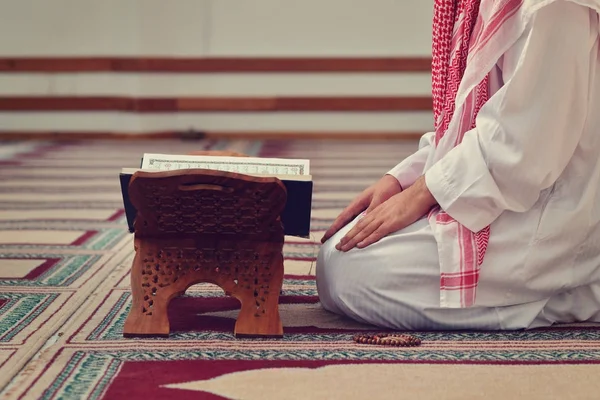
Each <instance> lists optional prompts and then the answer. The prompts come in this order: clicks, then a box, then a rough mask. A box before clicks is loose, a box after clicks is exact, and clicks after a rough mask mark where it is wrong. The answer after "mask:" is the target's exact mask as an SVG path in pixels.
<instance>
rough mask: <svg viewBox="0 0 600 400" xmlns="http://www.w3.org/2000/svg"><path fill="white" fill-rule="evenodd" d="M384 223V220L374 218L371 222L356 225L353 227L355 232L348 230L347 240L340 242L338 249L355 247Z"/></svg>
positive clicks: (344, 249) (346, 249) (343, 249)
mask: <svg viewBox="0 0 600 400" xmlns="http://www.w3.org/2000/svg"><path fill="white" fill-rule="evenodd" d="M382 223H383V221H380V220H377V219H373V220H371V221H370V222H368V223H365V224H364V225H363V226H358V225H357V226H355V227H354V228H353V229H352V231H353V232H352V231H351V232H348V235H347V236H346V237H345V240H343V242H340V243H339V244H338V246H339V248H338V250H340V251H348V250H351V249H353V248H354V247H355V246H356V245H357V244H358V243H359V242H361V241H363V240H364V239H365V238H366V237H368V236H369V235H370V234H372V233H373V232H374V231H375V230H377V228H379V226H380V225H381V224H382Z"/></svg>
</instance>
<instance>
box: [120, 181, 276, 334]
mask: <svg viewBox="0 0 600 400" xmlns="http://www.w3.org/2000/svg"><path fill="white" fill-rule="evenodd" d="M286 196H287V194H286V189H285V186H284V185H283V184H282V183H281V181H279V180H278V179H276V178H256V177H250V176H247V175H241V174H235V173H228V172H220V171H212V170H178V171H166V172H155V173H147V172H136V173H135V174H134V175H133V177H132V179H131V182H130V184H129V197H130V200H131V202H132V204H133V205H134V206H135V208H136V209H137V216H136V220H135V224H134V228H135V237H134V248H135V252H136V254H135V258H134V261H133V266H132V270H131V289H132V295H133V303H132V308H131V310H130V313H129V316H128V318H127V321H126V322H125V328H124V336H126V337H130V336H168V335H169V333H170V330H169V319H168V315H167V306H168V304H169V301H170V300H171V299H172V298H174V297H176V296H180V295H182V294H184V293H185V291H186V290H187V289H188V288H189V287H190V286H192V285H194V284H197V283H201V282H208V283H213V284H216V285H218V286H220V287H221V288H222V289H223V290H224V291H225V293H226V294H227V295H231V296H233V297H235V298H237V299H238V300H239V301H240V302H241V309H240V313H239V315H238V319H237V322H236V325H235V332H234V333H235V335H236V336H238V337H242V336H249V337H252V336H257V337H281V336H282V335H283V327H282V324H281V320H280V317H279V294H280V290H281V287H282V283H283V254H282V250H283V242H284V231H283V226H282V224H281V220H280V214H281V212H282V211H283V208H284V206H285V202H286Z"/></svg>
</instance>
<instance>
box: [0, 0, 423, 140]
mask: <svg viewBox="0 0 600 400" xmlns="http://www.w3.org/2000/svg"><path fill="white" fill-rule="evenodd" d="M430 3H431V2H427V1H425V2H424V1H422V0H420V1H419V0H397V1H392V0H356V1H354V0H325V1H323V0H320V1H317V0H305V1H302V2H297V1H291V0H258V1H256V0H254V1H250V0H219V1H217V0H171V1H169V2H166V1H164V0H162V1H160V0H103V1H91V0H53V1H52V2H48V1H41V0H37V1H36V0H7V1H4V2H1V3H0V134H1V135H3V136H6V135H14V134H19V135H35V134H39V133H52V132H55V133H71V134H77V135H88V136H91V135H102V134H107V133H113V134H127V135H137V136H138V137H139V136H144V135H146V134H149V133H156V132H162V133H163V134H165V135H168V134H170V133H171V132H174V131H186V130H189V129H192V130H195V131H200V132H208V133H210V134H216V135H219V134H220V135H229V136H240V135H253V136H264V135H272V134H287V135H290V136H295V137H298V136H300V137H303V136H307V135H312V134H316V135H320V136H332V135H344V136H347V135H355V136H356V135H358V136H361V137H363V136H365V135H371V137H389V136H394V137H401V136H414V135H418V134H421V133H422V132H423V131H426V130H429V129H431V125H432V116H431V115H432V113H431V93H430V87H431V82H430V58H429V57H430V51H431V44H430V40H431V37H430V35H431V7H432V4H430Z"/></svg>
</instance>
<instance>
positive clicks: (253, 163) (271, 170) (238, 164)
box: [141, 154, 310, 176]
mask: <svg viewBox="0 0 600 400" xmlns="http://www.w3.org/2000/svg"><path fill="white" fill-rule="evenodd" d="M141 168H142V169H143V170H159V171H171V170H180V169H191V168H194V169H196V168H197V169H212V170H218V171H227V172H234V173H240V174H246V175H272V176H291V175H310V163H309V160H295V159H282V158H260V157H221V156H217V157H213V156H188V155H169V154H144V157H143V160H142V167H141Z"/></svg>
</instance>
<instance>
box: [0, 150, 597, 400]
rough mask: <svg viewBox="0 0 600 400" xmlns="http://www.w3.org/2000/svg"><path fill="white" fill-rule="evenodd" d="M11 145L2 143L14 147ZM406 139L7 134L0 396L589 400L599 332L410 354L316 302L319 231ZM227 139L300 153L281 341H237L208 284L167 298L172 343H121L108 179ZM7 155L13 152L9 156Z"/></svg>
mask: <svg viewBox="0 0 600 400" xmlns="http://www.w3.org/2000/svg"><path fill="white" fill-rule="evenodd" d="M11 146H12V147H11ZM415 146H416V144H415V143H402V142H394V143H382V142H372V143H371V142H360V143H352V142H348V143H340V142H316V141H314V142H313V141H290V142H244V141H235V142H221V141H216V142H215V141H201V142H194V143H190V142H176V141H172V142H169V141H164V142H161V141H152V142H135V143H133V142H84V143H41V142H40V143H29V142H28V143H21V144H18V145H17V144H12V143H4V144H3V152H2V157H3V158H2V159H0V398H6V399H18V398H22V399H51V398H60V399H82V398H86V399H87V398H91V399H98V398H105V399H124V398H133V399H136V398H140V399H154V398H156V399H159V398H160V399H164V398H177V399H188V398H189V399H192V398H193V399H223V398H231V399H259V398H260V399H265V400H267V399H365V398H373V399H415V398H416V399H436V400H440V399H472V398H489V399H516V398H524V399H550V398H560V399H597V398H600V382H599V380H598V379H596V378H595V377H596V376H599V373H600V370H599V369H600V365H599V363H600V330H599V329H598V328H597V327H594V326H584V325H581V326H576V327H556V328H553V329H546V330H540V331H531V332H504V333H497V332H455V333H445V332H418V333H416V335H417V336H419V337H420V338H421V339H422V341H423V343H422V345H421V346H420V347H416V348H383V347H372V346H366V345H357V344H355V343H354V342H353V341H352V336H353V335H354V334H355V333H357V332H364V331H365V330H372V329H373V328H372V327H367V326H363V325H360V324H357V323H354V322H352V321H350V320H347V319H344V318H341V317H338V316H335V315H331V314H329V313H327V312H325V311H324V310H323V309H322V308H321V307H320V305H319V304H318V298H317V293H316V288H315V283H314V277H313V275H314V257H315V255H316V253H317V251H318V243H317V242H318V240H317V239H318V238H320V236H321V234H322V233H323V231H324V230H325V229H326V227H327V226H328V225H329V224H330V223H331V221H332V219H333V218H334V217H335V216H336V215H337V213H338V212H339V211H340V210H341V208H343V207H344V206H345V205H346V204H347V203H348V201H349V200H350V199H352V198H353V197H354V196H355V195H356V194H357V193H358V192H360V191H361V190H362V189H363V188H364V187H365V186H366V185H368V184H370V183H371V182H373V181H374V180H375V179H377V177H379V176H381V174H382V173H384V172H385V171H387V169H388V168H389V167H391V166H393V165H394V164H395V163H396V162H398V160H400V159H401V158H402V157H405V156H406V155H407V154H409V153H410V152H411V151H412V150H413V149H414V148H415ZM190 148H193V149H202V148H210V149H224V148H231V149H234V150H237V151H244V152H247V153H249V154H252V155H263V156H276V157H291V158H310V159H311V170H312V171H313V175H314V179H315V190H314V197H313V199H314V201H313V212H312V224H311V226H312V235H311V238H310V239H299V238H294V237H288V238H287V242H286V245H285V248H284V253H285V272H286V278H285V282H284V291H283V294H282V296H281V306H280V309H281V317H282V320H283V324H284V329H285V336H284V338H283V339H279V340H240V339H235V338H234V337H233V335H232V328H233V324H234V322H235V318H236V316H237V312H238V308H239V305H238V303H237V301H235V300H232V299H230V298H227V297H225V296H223V293H222V291H220V289H218V288H216V287H215V286H212V285H196V286H194V287H192V288H191V289H190V290H189V291H188V293H187V294H186V296H184V297H182V298H179V299H176V300H173V303H172V307H171V309H170V320H171V328H172V329H171V331H172V334H171V336H170V337H169V338H168V339H151V338H147V339H125V338H123V336H122V329H123V323H124V320H125V318H126V316H127V312H128V310H129V307H130V292H129V279H128V272H129V268H130V265H131V258H132V255H133V248H132V237H131V235H130V234H129V233H128V232H127V229H126V222H125V218H124V215H123V212H122V208H123V206H122V199H121V194H120V190H119V184H118V172H119V170H120V168H121V167H136V166H137V165H138V163H139V159H140V156H141V154H142V153H144V152H162V153H180V152H187V151H189V150H190ZM11 149H12V151H11Z"/></svg>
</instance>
